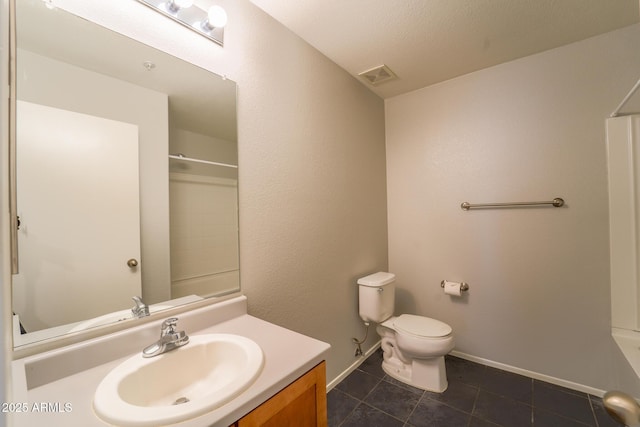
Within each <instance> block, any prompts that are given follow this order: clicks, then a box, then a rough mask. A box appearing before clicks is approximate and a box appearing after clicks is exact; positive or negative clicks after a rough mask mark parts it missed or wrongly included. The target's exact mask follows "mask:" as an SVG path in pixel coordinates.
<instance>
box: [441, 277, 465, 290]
mask: <svg viewBox="0 0 640 427" xmlns="http://www.w3.org/2000/svg"><path fill="white" fill-rule="evenodd" d="M446 282H447V280H443V281H442V282H440V287H441V288H444V284H445V283H446ZM460 290H461V291H463V292H466V291H468V290H469V284H468V283H465V282H462V283H460Z"/></svg>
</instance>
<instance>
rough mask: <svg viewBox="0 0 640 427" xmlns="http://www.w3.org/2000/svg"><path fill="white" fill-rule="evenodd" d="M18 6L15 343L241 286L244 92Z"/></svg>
mask: <svg viewBox="0 0 640 427" xmlns="http://www.w3.org/2000/svg"><path fill="white" fill-rule="evenodd" d="M15 3H16V45H17V46H16V69H17V72H16V73H15V80H16V88H17V90H16V91H17V95H16V98H17V99H13V100H12V107H13V106H15V109H16V110H15V111H16V140H15V152H16V161H15V162H16V170H15V175H16V193H15V194H16V199H17V209H16V213H17V215H18V217H19V227H18V230H17V242H18V255H19V271H18V272H17V273H16V274H14V275H13V280H12V282H13V283H12V292H13V305H12V308H13V311H14V347H18V346H21V345H25V344H29V343H33V342H37V341H40V340H44V339H50V338H52V337H56V336H60V335H64V334H67V333H70V332H76V331H81V330H84V329H88V328H95V327H100V326H102V325H107V324H111V323H113V322H118V321H123V320H127V321H135V316H134V315H133V313H132V311H131V308H132V307H134V305H135V304H134V301H133V300H132V298H133V297H134V296H139V297H141V298H142V301H143V302H144V303H145V304H146V305H147V306H149V308H150V311H151V312H152V313H153V312H156V311H159V310H163V309H167V308H171V307H175V306H177V305H183V304H188V303H191V302H196V301H201V300H202V299H203V298H210V297H216V296H220V295H224V294H228V293H232V292H236V291H238V290H239V289H240V281H239V260H238V252H239V251H238V202H237V176H238V167H237V164H238V163H237V126H236V84H235V83H234V82H232V81H230V80H228V79H226V78H224V77H221V76H218V75H216V74H213V73H211V72H209V71H207V70H204V69H201V68H199V67H196V66H194V65H193V64H190V63H187V62H185V61H182V60H180V59H178V58H175V57H172V56H170V55H168V54H166V53H164V52H161V51H159V50H157V49H154V48H151V47H149V46H146V45H143V44H141V43H139V42H137V41H135V40H132V39H130V38H128V37H125V36H123V35H121V34H118V33H115V32H113V31H110V30H108V29H105V28H103V27H100V26H98V25H96V24H94V23H91V22H89V21H86V20H84V19H81V18H79V17H77V16H74V15H72V14H70V13H68V12H66V11H64V10H61V9H59V8H51V7H50V6H51V5H50V4H49V3H47V2H43V1H42V0H20V1H16V2H15Z"/></svg>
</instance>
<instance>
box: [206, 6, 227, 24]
mask: <svg viewBox="0 0 640 427" xmlns="http://www.w3.org/2000/svg"><path fill="white" fill-rule="evenodd" d="M208 15H209V18H208V24H209V26H210V27H213V28H224V26H225V25H227V12H225V11H224V9H223V8H221V7H220V6H211V7H210V8H209V13H208Z"/></svg>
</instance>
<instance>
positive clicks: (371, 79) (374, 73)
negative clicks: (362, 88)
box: [358, 65, 398, 86]
mask: <svg viewBox="0 0 640 427" xmlns="http://www.w3.org/2000/svg"><path fill="white" fill-rule="evenodd" d="M358 75H359V76H360V77H362V78H363V79H364V80H365V81H366V82H367V83H369V84H371V85H373V86H378V85H379V84H382V83H385V82H388V81H390V80H394V79H397V78H398V77H397V76H396V75H395V73H394V72H393V71H391V69H390V68H389V67H387V66H386V65H380V66H378V67H375V68H372V69H370V70H367V71H363V72H362V73H360V74H358Z"/></svg>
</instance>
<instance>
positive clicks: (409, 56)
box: [251, 0, 640, 98]
mask: <svg viewBox="0 0 640 427" xmlns="http://www.w3.org/2000/svg"><path fill="white" fill-rule="evenodd" d="M251 1H252V2H253V3H254V4H255V5H257V6H258V7H260V8H261V9H263V10H264V11H265V12H266V13H268V14H269V15H271V16H273V17H274V18H275V19H276V20H278V21H280V22H281V23H282V24H283V25H284V26H286V27H288V28H289V29H290V30H291V31H293V32H294V33H295V34H297V35H299V36H300V37H301V38H302V39H304V40H306V41H307V42H308V43H309V44H311V45H312V46H314V47H315V48H316V49H318V50H319V51H320V52H322V53H323V54H324V55H326V56H327V57H329V58H330V59H331V60H333V61H334V62H335V63H336V64H338V65H339V66H341V67H342V68H344V69H345V70H347V71H348V72H349V73H350V74H352V75H354V76H357V75H358V74H359V73H361V72H363V71H366V70H368V69H371V68H373V67H376V66H379V65H382V64H386V65H387V66H388V67H389V68H390V69H391V70H392V71H393V72H394V73H395V74H396V75H397V76H398V79H396V80H392V81H388V82H386V83H382V84H380V85H378V86H376V87H373V86H371V85H369V84H367V86H368V87H370V88H371V90H372V91H373V92H375V93H376V94H378V95H379V96H380V97H382V98H389V97H392V96H395V95H399V94H402V93H405V92H409V91H412V90H415V89H419V88H422V87H425V86H428V85H431V84H434V83H437V82H441V81H444V80H448V79H451V78H453V77H456V76H460V75H463V74H467V73H470V72H472V71H476V70H479V69H483V68H487V67H490V66H493V65H497V64H500V63H503V62H507V61H511V60H514V59H517V58H521V57H524V56H527V55H531V54H534V53H538V52H542V51H545V50H548V49H552V48H555V47H559V46H562V45H565V44H568V43H572V42H575V41H578V40H582V39H585V38H588V37H592V36H595V35H598V34H602V33H605V32H608V31H612V30H615V29H617V28H622V27H625V26H628V25H631V24H634V23H637V22H640V16H639V13H638V6H639V1H638V0H322V1H321V0H251ZM363 84H364V83H363Z"/></svg>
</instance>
